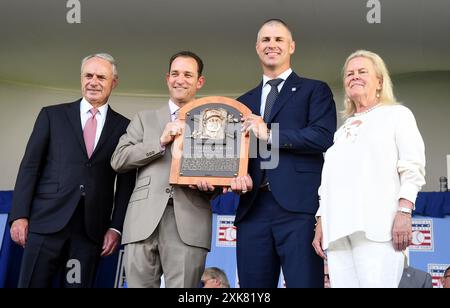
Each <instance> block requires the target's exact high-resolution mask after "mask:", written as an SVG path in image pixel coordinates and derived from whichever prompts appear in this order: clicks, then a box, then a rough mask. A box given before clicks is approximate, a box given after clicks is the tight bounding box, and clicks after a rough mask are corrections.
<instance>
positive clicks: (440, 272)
mask: <svg viewBox="0 0 450 308" xmlns="http://www.w3.org/2000/svg"><path fill="white" fill-rule="evenodd" d="M449 266H450V264H428V273H429V274H430V275H431V277H432V278H433V288H436V289H439V288H442V281H441V278H442V277H443V276H444V272H445V270H446V269H447V268H448V267H449Z"/></svg>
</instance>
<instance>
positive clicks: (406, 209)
mask: <svg viewBox="0 0 450 308" xmlns="http://www.w3.org/2000/svg"><path fill="white" fill-rule="evenodd" d="M398 211H399V212H401V213H403V214H409V215H412V209H410V208H407V207H399V208H398Z"/></svg>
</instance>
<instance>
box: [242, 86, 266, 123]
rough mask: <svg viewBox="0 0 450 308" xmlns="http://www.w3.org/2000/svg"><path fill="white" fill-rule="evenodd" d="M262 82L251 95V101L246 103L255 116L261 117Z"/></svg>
mask: <svg viewBox="0 0 450 308" xmlns="http://www.w3.org/2000/svg"><path fill="white" fill-rule="evenodd" d="M261 92H262V82H261V83H260V84H259V86H257V87H256V88H254V89H253V90H252V91H251V92H250V93H249V100H248V101H246V102H245V104H246V105H247V107H248V108H250V110H251V111H252V113H253V114H256V115H261Z"/></svg>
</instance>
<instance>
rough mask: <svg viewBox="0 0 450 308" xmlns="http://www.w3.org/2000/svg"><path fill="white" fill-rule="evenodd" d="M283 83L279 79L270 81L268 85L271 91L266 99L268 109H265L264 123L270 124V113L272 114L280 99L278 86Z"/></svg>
mask: <svg viewBox="0 0 450 308" xmlns="http://www.w3.org/2000/svg"><path fill="white" fill-rule="evenodd" d="M282 82H283V79H281V78H277V79H272V80H269V81H268V82H267V83H268V84H269V85H270V87H271V89H270V92H269V94H268V95H267V99H266V107H265V109H264V122H266V123H268V122H269V118H270V113H271V112H272V108H273V105H275V101H276V100H277V97H278V86H279V84H280V83H282Z"/></svg>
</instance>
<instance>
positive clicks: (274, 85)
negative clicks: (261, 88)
mask: <svg viewBox="0 0 450 308" xmlns="http://www.w3.org/2000/svg"><path fill="white" fill-rule="evenodd" d="M282 82H283V79H281V78H277V79H272V80H269V81H268V82H267V83H268V84H269V85H270V86H271V89H270V92H269V94H268V95H267V99H266V107H265V109H264V122H266V123H269V119H270V114H271V112H272V108H273V105H275V101H276V100H277V97H278V86H279V85H280V83H282ZM261 187H267V188H268V187H269V181H268V178H267V175H266V170H263V181H262V184H261Z"/></svg>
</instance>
